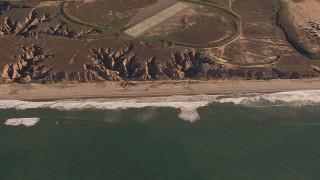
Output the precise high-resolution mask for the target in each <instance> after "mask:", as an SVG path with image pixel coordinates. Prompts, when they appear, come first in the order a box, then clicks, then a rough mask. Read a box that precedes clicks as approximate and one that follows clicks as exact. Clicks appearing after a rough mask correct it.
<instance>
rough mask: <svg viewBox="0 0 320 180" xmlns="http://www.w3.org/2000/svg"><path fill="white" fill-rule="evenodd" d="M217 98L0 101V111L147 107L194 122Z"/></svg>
mask: <svg viewBox="0 0 320 180" xmlns="http://www.w3.org/2000/svg"><path fill="white" fill-rule="evenodd" d="M215 98H216V96H205V95H198V96H170V97H142V98H131V99H130V98H115V99H105V98H104V99H79V100H58V101H51V102H29V101H19V100H4V101H0V109H11V108H14V109H18V110H25V109H36V108H51V109H58V110H82V109H103V110H104V109H106V110H113V109H130V108H145V107H171V108H176V109H180V110H181V113H180V114H179V117H180V118H181V119H183V120H186V121H190V122H194V121H196V120H198V119H199V118H200V116H199V114H198V112H197V109H198V108H200V107H204V106H207V105H208V104H210V103H211V102H213V100H214V99H215Z"/></svg>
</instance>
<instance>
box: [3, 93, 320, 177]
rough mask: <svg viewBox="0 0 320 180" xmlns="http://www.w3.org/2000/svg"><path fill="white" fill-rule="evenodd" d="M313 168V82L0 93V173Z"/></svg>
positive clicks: (246, 172)
mask: <svg viewBox="0 0 320 180" xmlns="http://www.w3.org/2000/svg"><path fill="white" fill-rule="evenodd" d="M20 118H28V119H20ZM13 125H15V126H13ZM319 169H320V91H296V92H283V93H272V94H236V95H219V96H214V95H198V96H171V97H157V98H131V99H130V98H127V99H125V98H120V99H119V98H118V99H76V100H57V101H41V102H26V101H3V100H2V101H1V100H0V180H20V179H23V180H29V179H30V180H37V179H45V180H51V179H52V180H57V179H59V180H64V179H66V180H82V179H84V180H87V179H95V180H99V179H103V180H109V179H110V180H118V179H119V180H126V179H130V180H144V179H146V180H150V179H153V180H171V179H172V180H180V179H183V180H188V179H190V180H212V179H232V180H233V179H237V180H239V179H244V180H248V179H252V180H257V179H259V180H263V179H266V180H270V179H273V180H277V179H279V180H283V179H290V180H293V179H308V180H309V179H320V173H319Z"/></svg>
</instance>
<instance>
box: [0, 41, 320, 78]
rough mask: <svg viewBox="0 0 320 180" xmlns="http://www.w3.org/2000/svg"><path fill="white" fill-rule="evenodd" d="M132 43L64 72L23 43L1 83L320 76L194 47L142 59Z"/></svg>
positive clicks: (46, 52)
mask: <svg viewBox="0 0 320 180" xmlns="http://www.w3.org/2000/svg"><path fill="white" fill-rule="evenodd" d="M133 46H134V45H133V44H128V45H127V46H126V47H125V48H122V49H120V50H119V51H111V50H110V49H108V48H100V49H92V50H91V62H90V63H87V64H84V66H83V70H81V71H78V72H64V71H59V70H55V69H52V68H50V66H48V65H45V64H44V63H42V62H43V61H44V59H48V58H50V57H53V56H54V52H53V51H51V50H50V49H47V48H46V47H45V46H41V45H24V46H21V47H20V48H21V50H22V51H23V53H21V54H18V55H15V56H14V58H16V59H17V62H16V63H13V64H8V65H6V66H5V67H4V68H3V69H2V70H1V71H0V83H12V82H17V83H29V82H41V83H45V82H62V81H66V82H99V81H130V80H133V81H152V80H186V79H196V80H214V79H255V80H268V79H300V78H317V77H320V73H319V71H316V69H315V70H314V72H311V73H299V72H283V71H280V70H278V69H275V68H228V67H227V66H225V65H222V64H217V63H215V62H214V61H213V60H211V59H210V58H208V57H206V56H204V55H203V54H201V53H199V52H195V51H189V52H185V53H181V52H172V56H171V58H170V59H169V60H168V61H166V62H159V61H158V60H157V57H151V58H150V59H147V60H144V59H139V57H138V56H137V53H136V52H135V51H134V48H133Z"/></svg>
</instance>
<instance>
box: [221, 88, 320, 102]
mask: <svg viewBox="0 0 320 180" xmlns="http://www.w3.org/2000/svg"><path fill="white" fill-rule="evenodd" d="M216 102H219V103H233V104H235V105H244V106H264V105H267V106H306V105H318V104H320V90H310V91H288V92H278V93H270V94H246V95H241V96H238V97H227V98H222V99H219V98H218V99H217V100H216Z"/></svg>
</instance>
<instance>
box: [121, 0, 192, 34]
mask: <svg viewBox="0 0 320 180" xmlns="http://www.w3.org/2000/svg"><path fill="white" fill-rule="evenodd" d="M188 7H189V4H186V3H182V2H178V3H176V4H174V5H173V6H171V7H169V8H167V9H165V10H163V11H161V12H160V13H158V14H156V15H154V16H152V17H150V18H148V19H146V20H144V21H142V22H141V23H139V24H137V25H135V26H133V27H132V28H130V29H128V30H126V31H125V33H126V34H128V35H130V36H132V37H139V36H141V35H142V34H143V33H144V32H146V31H147V30H149V29H151V28H153V27H155V26H156V25H157V24H159V23H161V22H163V21H165V20H167V19H169V18H170V17H172V16H174V15H176V14H178V13H180V12H181V11H183V10H185V9H187V8H188Z"/></svg>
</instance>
